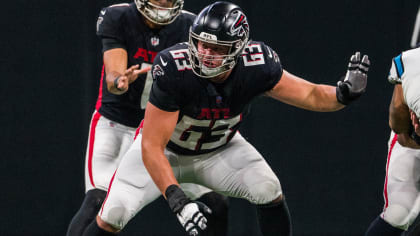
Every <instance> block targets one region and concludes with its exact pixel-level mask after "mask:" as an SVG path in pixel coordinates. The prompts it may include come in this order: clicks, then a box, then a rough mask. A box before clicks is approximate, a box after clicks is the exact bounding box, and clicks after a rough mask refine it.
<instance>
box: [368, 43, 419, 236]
mask: <svg viewBox="0 0 420 236" xmlns="http://www.w3.org/2000/svg"><path fill="white" fill-rule="evenodd" d="M419 65H420V48H417V49H412V50H409V51H405V52H403V53H401V54H400V55H398V56H397V57H395V58H393V60H392V66H391V70H390V73H389V77H388V80H389V81H390V82H391V83H393V84H395V86H394V92H393V95H392V99H391V104H390V107H389V125H390V127H391V129H392V131H391V137H390V139H389V143H388V160H387V165H386V177H385V185H384V199H385V206H384V209H383V211H382V213H381V214H380V215H379V216H378V217H377V218H376V219H375V220H374V221H373V222H372V223H371V225H370V227H369V228H368V230H367V232H366V235H367V236H374V235H378V236H379V235H381V236H383V235H402V234H403V232H404V231H405V230H407V229H408V228H409V226H410V225H411V224H412V223H413V222H414V220H415V219H416V217H417V216H418V214H419V211H420V191H419V184H420V151H419V150H417V149H419V148H420V132H419V126H418V118H417V117H420V80H419V76H420V66H419ZM416 131H417V133H416ZM410 235H418V234H410Z"/></svg>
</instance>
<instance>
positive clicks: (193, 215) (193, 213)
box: [165, 185, 211, 236]
mask: <svg viewBox="0 0 420 236" xmlns="http://www.w3.org/2000/svg"><path fill="white" fill-rule="evenodd" d="M165 196H166V200H167V201H168V204H169V207H170V208H171V210H172V211H173V212H174V213H175V214H176V216H177V218H178V220H179V222H180V223H181V225H182V226H183V227H184V229H185V231H187V233H188V235H190V236H198V235H200V232H202V231H203V230H205V229H206V228H207V219H206V217H205V216H204V213H205V214H211V210H210V208H208V207H207V206H206V205H205V204H204V203H202V202H199V201H191V200H190V199H189V198H188V197H187V196H186V195H185V193H184V192H183V191H182V190H181V189H180V188H179V187H178V186H177V185H171V186H169V187H168V188H167V189H166V191H165Z"/></svg>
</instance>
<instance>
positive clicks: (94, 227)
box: [81, 218, 117, 236]
mask: <svg viewBox="0 0 420 236" xmlns="http://www.w3.org/2000/svg"><path fill="white" fill-rule="evenodd" d="M115 235H117V234H114V233H111V232H108V231H105V230H103V229H101V228H99V226H98V223H96V218H95V219H94V220H92V222H91V223H90V224H89V225H88V226H87V228H86V230H85V232H84V233H83V234H81V236H115Z"/></svg>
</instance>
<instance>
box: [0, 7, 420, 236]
mask: <svg viewBox="0 0 420 236" xmlns="http://www.w3.org/2000/svg"><path fill="white" fill-rule="evenodd" d="M234 2H236V3H238V4H239V5H240V6H242V7H243V9H244V10H245V13H246V14H247V16H248V18H249V24H250V27H251V38H252V39H255V40H261V41H264V42H266V43H267V44H268V45H270V46H271V47H272V48H273V49H275V50H276V51H277V52H278V54H279V55H280V58H281V60H282V63H283V65H284V67H285V68H286V70H288V71H290V72H292V73H295V74H297V75H299V76H302V77H304V78H306V79H308V80H310V81H312V82H316V83H327V84H335V83H336V81H337V80H338V79H339V78H340V77H341V76H342V75H344V73H345V69H346V65H347V62H348V59H349V57H350V55H351V54H352V53H353V52H354V51H356V50H361V51H362V52H363V53H367V54H369V57H370V58H371V61H372V67H371V71H370V73H369V83H368V89H367V93H366V94H365V95H363V97H362V98H361V99H360V100H359V101H357V102H356V103H354V104H351V105H350V106H349V107H347V108H345V109H344V110H342V111H339V112H336V113H329V114H327V113H315V112H308V111H303V110H299V109H296V108H293V107H290V106H287V105H284V104H281V103H279V102H275V101H273V100H270V99H267V98H258V99H256V100H255V101H254V102H253V106H252V107H251V113H250V115H249V119H248V120H247V121H246V122H245V123H244V125H243V128H242V130H241V132H242V133H243V134H244V136H245V137H246V138H248V140H249V141H250V142H251V143H252V144H254V145H255V146H256V147H257V148H258V149H259V150H260V151H261V152H262V153H263V155H264V156H265V157H266V159H267V161H268V162H269V163H270V164H271V166H272V168H273V169H274V171H275V172H276V173H277V174H278V176H279V178H280V181H281V183H282V186H283V190H284V192H285V194H286V197H287V201H288V204H289V207H290V211H291V215H292V220H293V226H294V232H295V234H294V235H298V236H303V235H305V236H327V235H337V236H341V235H362V234H363V232H364V231H365V229H366V228H367V227H368V225H369V224H370V222H371V221H372V220H373V219H374V218H375V217H376V216H377V215H378V214H379V212H380V211H381V209H382V205H383V199H382V187H383V179H384V174H385V162H386V156H387V139H388V137H389V128H388V123H387V122H388V121H387V117H388V105H389V101H390V98H391V92H392V86H391V85H390V84H389V83H388V82H387V80H386V77H387V74H388V71H389V67H390V62H391V58H392V57H393V56H396V55H397V54H398V53H399V52H400V51H401V50H406V49H408V48H409V41H410V37H411V33H412V28H413V24H414V19H415V14H416V12H417V8H418V4H419V3H418V1H415V0H404V1H397V0H341V1H336V0H326V1H307V0H295V1H278V0H258V1H256V0H255V1H250V0H248V1H245V0H244V1H234ZM112 3H117V1H110V0H106V1H94V0H89V1H81V0H73V1H63V0H54V1H51V0H37V1H35V0H13V1H7V2H2V8H1V12H2V14H0V17H1V20H0V22H1V27H0V29H1V39H0V47H1V50H0V53H1V57H0V65H1V66H0V68H1V70H0V71H1V76H2V79H1V83H0V97H1V100H0V101H1V105H0V117H1V118H0V127H1V135H0V137H1V141H0V145H1V147H0V148H1V154H0V155H1V159H0V173H1V177H0V184H1V185H0V209H1V213H0V235H5V236H14V235H16V236H18V235H19V236H23V235H25V236H28V235H29V236H35V235H39V236H49V235H51V236H57V235H65V231H66V228H67V225H68V223H69V221H70V219H71V218H72V216H73V215H74V213H75V212H76V211H77V209H78V207H79V206H80V203H81V201H82V199H83V196H84V177H83V173H84V152H85V146H86V139H87V134H88V126H89V121H90V116H91V113H92V111H93V109H94V103H95V101H96V96H97V90H98V83H99V72H100V67H101V64H100V60H101V58H100V44H99V41H98V39H97V38H96V36H95V25H96V17H97V15H98V12H99V10H100V8H101V7H103V6H107V5H109V4H112ZM209 3H211V1H208V0H200V1H197V0H186V3H185V9H187V10H190V11H193V12H195V13H197V12H198V11H199V10H201V9H202V8H203V7H204V6H206V5H207V4H209ZM165 204H166V203H165V202H164V201H163V200H162V199H159V200H158V201H156V202H155V203H153V204H151V205H149V206H147V207H146V208H145V210H144V211H143V212H141V214H140V215H138V216H137V217H136V218H135V219H134V220H132V221H131V223H130V224H129V225H128V226H127V228H126V230H125V232H124V233H122V234H121V235H125V236H129V235H147V236H149V235H183V234H182V228H181V227H180V226H179V225H178V223H177V221H176V219H175V217H174V216H173V215H171V213H170V211H169V209H168V207H167V206H166V205H165ZM229 235H230V236H233V235H238V236H239V235H251V236H254V235H259V233H258V230H257V224H256V221H255V211H254V209H253V208H252V207H250V206H249V205H248V204H247V203H246V202H245V201H242V200H235V199H234V200H231V212H230V225H229Z"/></svg>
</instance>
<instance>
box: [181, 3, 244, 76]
mask: <svg viewBox="0 0 420 236" xmlns="http://www.w3.org/2000/svg"><path fill="white" fill-rule="evenodd" d="M248 37H249V26H248V22H247V20H246V17H245V15H244V14H243V12H242V10H241V9H240V8H239V7H238V6H236V5H234V4H232V3H229V2H216V3H214V4H212V5H210V6H208V7H206V8H205V9H204V10H202V11H201V13H200V14H199V15H198V17H197V18H196V20H195V21H194V24H193V25H192V26H191V28H190V38H189V56H190V62H191V67H192V70H193V72H194V73H195V74H196V75H198V76H200V77H203V78H212V77H216V76H218V75H221V74H223V73H225V72H227V71H229V70H231V69H233V67H234V66H235V65H236V62H237V60H238V58H239V56H240V55H241V54H242V51H243V49H244V48H245V46H246V45H247V43H248ZM199 44H200V46H201V45H203V44H204V45H214V47H215V48H216V51H217V48H219V49H223V48H225V50H223V51H224V52H221V53H215V54H214V55H213V54H205V53H203V50H201V51H200V50H199V49H200V47H199ZM210 47H211V46H210Z"/></svg>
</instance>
